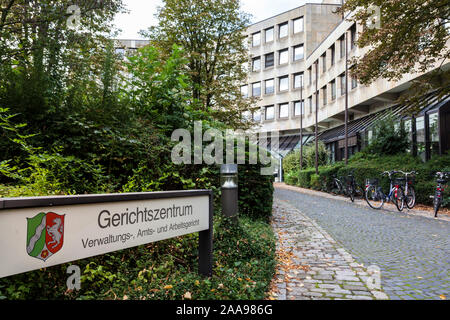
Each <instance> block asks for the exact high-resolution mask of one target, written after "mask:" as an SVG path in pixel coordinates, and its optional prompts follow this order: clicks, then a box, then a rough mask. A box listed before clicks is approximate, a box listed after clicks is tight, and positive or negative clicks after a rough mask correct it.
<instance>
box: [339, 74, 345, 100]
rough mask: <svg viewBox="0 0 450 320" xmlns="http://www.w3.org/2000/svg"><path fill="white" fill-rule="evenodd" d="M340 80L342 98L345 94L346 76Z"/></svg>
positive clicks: (342, 76)
mask: <svg viewBox="0 0 450 320" xmlns="http://www.w3.org/2000/svg"><path fill="white" fill-rule="evenodd" d="M339 78H340V79H339V80H340V81H341V96H343V95H344V94H345V74H343V75H341V76H340V77H339Z"/></svg>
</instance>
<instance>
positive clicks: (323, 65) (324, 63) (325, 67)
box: [321, 53, 327, 73]
mask: <svg viewBox="0 0 450 320" xmlns="http://www.w3.org/2000/svg"><path fill="white" fill-rule="evenodd" d="M321 57H322V73H325V72H326V71H327V54H326V53H324V54H323V55H322V56H321Z"/></svg>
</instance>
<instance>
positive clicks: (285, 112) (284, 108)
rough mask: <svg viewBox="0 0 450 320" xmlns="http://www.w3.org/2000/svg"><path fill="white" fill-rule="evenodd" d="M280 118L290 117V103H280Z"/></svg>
mask: <svg viewBox="0 0 450 320" xmlns="http://www.w3.org/2000/svg"><path fill="white" fill-rule="evenodd" d="M279 108H280V111H279V112H280V113H279V115H280V118H289V103H283V104H280V106H279Z"/></svg>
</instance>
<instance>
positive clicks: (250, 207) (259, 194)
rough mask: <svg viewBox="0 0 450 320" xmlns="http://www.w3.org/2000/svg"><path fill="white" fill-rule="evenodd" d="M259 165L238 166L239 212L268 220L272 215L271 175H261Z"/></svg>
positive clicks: (272, 189)
mask: <svg viewBox="0 0 450 320" xmlns="http://www.w3.org/2000/svg"><path fill="white" fill-rule="evenodd" d="M262 167H263V166H261V165H249V164H246V165H240V166H239V178H238V179H239V181H238V184H239V214H240V215H241V214H242V215H245V216H248V217H251V218H253V219H263V220H264V221H269V220H270V217H271V216H272V203H273V191H274V188H273V182H274V177H273V176H272V175H268V176H264V175H261V168H262Z"/></svg>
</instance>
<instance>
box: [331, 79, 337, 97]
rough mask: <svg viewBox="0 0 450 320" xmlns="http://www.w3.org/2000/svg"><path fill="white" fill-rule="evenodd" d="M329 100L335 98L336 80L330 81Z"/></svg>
mask: <svg viewBox="0 0 450 320" xmlns="http://www.w3.org/2000/svg"><path fill="white" fill-rule="evenodd" d="M331 100H336V81H335V80H333V81H331Z"/></svg>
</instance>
